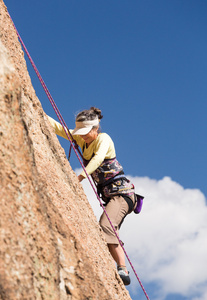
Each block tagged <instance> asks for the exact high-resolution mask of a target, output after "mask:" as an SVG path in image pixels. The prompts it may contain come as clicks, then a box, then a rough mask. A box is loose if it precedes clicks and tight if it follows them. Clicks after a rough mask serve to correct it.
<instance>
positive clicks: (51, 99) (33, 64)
mask: <svg viewBox="0 0 207 300" xmlns="http://www.w3.org/2000/svg"><path fill="white" fill-rule="evenodd" d="M8 15H9V17H10V19H11V21H12V23H13V26H14V29H15V30H16V33H17V36H18V38H19V40H20V43H21V44H22V47H23V49H24V51H25V53H26V54H27V56H28V58H29V61H30V63H31V64H32V66H33V68H34V70H35V73H36V74H37V77H38V79H39V81H40V83H41V84H42V87H43V89H44V91H45V93H46V95H47V97H48V99H49V101H50V103H51V105H52V107H53V109H54V111H55V113H56V115H57V117H58V120H59V121H60V124H61V125H62V127H63V129H64V131H65V134H66V136H67V138H68V140H69V141H70V143H71V146H72V148H73V150H74V152H75V154H76V156H77V158H78V160H79V162H80V164H81V166H82V168H83V170H84V172H85V174H86V176H87V178H88V180H89V182H90V184H91V186H92V189H93V190H94V193H95V194H96V197H97V199H98V201H99V202H100V205H101V207H102V209H103V211H104V213H105V214H106V217H107V219H108V221H109V223H110V225H111V227H112V229H113V231H114V233H115V235H116V237H117V239H118V241H119V244H120V245H121V247H122V249H123V251H124V253H125V255H126V258H127V260H128V262H129V264H130V266H131V268H132V270H133V272H134V274H135V276H136V278H137V280H138V282H139V284H140V286H141V288H142V290H143V292H144V294H145V296H146V298H147V299H148V300H150V299H149V297H148V295H147V292H146V291H145V289H144V286H143V284H142V282H141V280H140V279H139V277H138V275H137V273H136V270H135V268H134V266H133V265H132V262H131V260H130V259H129V256H128V254H127V253H126V250H125V248H124V246H123V243H122V242H121V240H120V239H119V236H118V234H117V233H116V230H115V228H114V226H113V224H112V222H111V220H110V218H109V216H108V214H107V212H106V210H105V207H104V205H103V203H102V202H101V199H100V197H99V195H98V193H97V191H96V188H95V186H94V183H93V182H92V180H91V179H90V177H89V175H88V174H87V171H86V169H85V166H84V165H83V162H82V160H81V158H80V156H81V157H82V154H81V152H80V150H79V149H78V148H77V147H76V145H74V139H73V137H72V135H71V133H70V131H69V129H68V127H67V125H66V123H65V121H64V119H63V117H62V115H61V113H60V111H59V109H58V107H57V105H56V103H55V101H54V100H53V98H52V96H51V94H50V92H49V90H48V88H47V86H46V84H45V82H44V80H43V78H42V76H41V75H40V72H39V71H38V69H37V67H36V65H35V63H34V61H33V60H32V58H31V56H30V54H29V52H28V50H27V48H26V46H25V44H24V42H23V40H22V38H21V36H20V34H19V32H18V30H17V28H16V26H15V25H14V22H13V20H12V18H11V16H10V14H9V12H8ZM78 153H79V154H78ZM79 155H80V156H79Z"/></svg>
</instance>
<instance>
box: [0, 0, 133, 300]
mask: <svg viewBox="0 0 207 300" xmlns="http://www.w3.org/2000/svg"><path fill="white" fill-rule="evenodd" d="M0 299H4V300H6V299H15V300H16V299H21V300H22V299H55V300H57V299H72V300H75V299H81V300H84V299H88V300H89V299H91V300H92V299H100V300H109V299H117V300H120V299H124V300H127V299H131V298H130V296H129V293H128V291H127V290H126V289H125V287H124V285H123V284H122V281H121V280H120V277H119V276H118V274H117V272H116V269H115V264H114V262H113V260H112V258H111V256H110V254H109V252H108V249H107V246H106V243H105V240H104V238H103V235H102V232H101V229H100V227H99V225H98V223H97V220H96V218H95V216H94V214H93V211H92V209H91V206H90V204H89V203H88V200H87V198H86V196H85V194H84V191H83V189H82V186H81V185H80V184H79V182H78V180H77V177H76V175H75V173H74V172H73V171H72V169H71V167H70V165H69V163H68V161H67V158H66V157H65V153H64V151H63V149H62V148H61V146H60V144H59V142H58V139H57V137H56V135H55V133H54V132H53V130H52V128H51V126H50V124H49V121H48V119H47V116H46V115H45V113H44V111H43V109H42V107H41V104H40V102H39V100H38V98H37V96H36V94H35V91H34V89H33V87H32V84H31V80H30V77H29V74H28V71H27V67H26V62H25V59H24V53H23V51H22V49H21V46H20V44H19V42H18V38H17V35H16V32H15V30H14V28H13V25H12V22H11V20H10V18H9V15H8V14H7V9H6V7H5V5H4V3H3V1H2V0H0Z"/></svg>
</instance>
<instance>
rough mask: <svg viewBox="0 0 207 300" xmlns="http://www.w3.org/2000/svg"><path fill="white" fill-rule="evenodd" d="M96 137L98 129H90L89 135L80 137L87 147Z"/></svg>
mask: <svg viewBox="0 0 207 300" xmlns="http://www.w3.org/2000/svg"><path fill="white" fill-rule="evenodd" d="M97 136H98V128H92V129H91V131H89V133H87V134H85V135H81V137H82V138H83V139H84V141H85V142H86V144H87V145H90V144H91V143H92V142H93V141H94V140H95V139H96V138H97Z"/></svg>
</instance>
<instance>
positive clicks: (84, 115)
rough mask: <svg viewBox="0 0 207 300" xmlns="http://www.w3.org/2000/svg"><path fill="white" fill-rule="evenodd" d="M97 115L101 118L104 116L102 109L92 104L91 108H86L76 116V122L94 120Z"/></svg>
mask: <svg viewBox="0 0 207 300" xmlns="http://www.w3.org/2000/svg"><path fill="white" fill-rule="evenodd" d="M97 117H98V119H99V120H101V119H102V118H103V116H102V114H101V110H100V109H99V108H96V107H93V106H92V107H91V108H90V109H85V110H83V111H81V112H79V113H78V114H77V116H76V122H83V121H92V120H95V119H96V118H97Z"/></svg>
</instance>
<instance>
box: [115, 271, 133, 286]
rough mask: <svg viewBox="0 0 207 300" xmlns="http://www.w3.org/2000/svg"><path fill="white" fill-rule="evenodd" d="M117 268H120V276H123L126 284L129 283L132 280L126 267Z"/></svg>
mask: <svg viewBox="0 0 207 300" xmlns="http://www.w3.org/2000/svg"><path fill="white" fill-rule="evenodd" d="M117 270H118V273H119V276H120V277H121V279H122V281H123V283H124V285H129V284H130V282H131V280H130V277H129V274H128V272H127V269H126V267H117Z"/></svg>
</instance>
